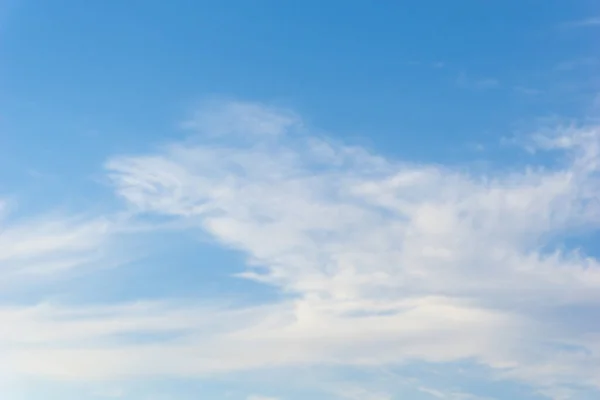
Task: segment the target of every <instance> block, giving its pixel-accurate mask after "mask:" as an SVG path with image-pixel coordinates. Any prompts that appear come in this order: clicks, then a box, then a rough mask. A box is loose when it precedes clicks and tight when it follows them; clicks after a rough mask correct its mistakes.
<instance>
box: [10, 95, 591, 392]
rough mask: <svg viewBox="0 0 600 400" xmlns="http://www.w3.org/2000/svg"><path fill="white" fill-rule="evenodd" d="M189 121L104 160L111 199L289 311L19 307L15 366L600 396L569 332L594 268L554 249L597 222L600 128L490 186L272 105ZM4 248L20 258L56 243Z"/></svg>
mask: <svg viewBox="0 0 600 400" xmlns="http://www.w3.org/2000/svg"><path fill="white" fill-rule="evenodd" d="M240 110H242V112H240ZM213 113H214V115H216V116H217V117H215V118H212V117H211V115H213ZM195 115H196V116H195V119H194V121H195V123H194V124H193V125H192V127H196V129H198V130H199V132H198V136H196V137H194V138H193V139H192V140H188V141H185V142H182V143H171V144H169V145H167V146H165V147H163V148H161V149H160V150H158V151H156V152H155V153H152V154H138V155H120V156H115V157H112V158H111V159H110V160H108V162H107V163H106V168H107V171H108V174H109V176H110V179H111V180H112V182H113V183H114V187H115V190H116V192H117V193H118V195H119V196H120V197H121V198H123V199H124V200H125V201H126V202H127V204H128V206H129V207H130V208H131V209H132V210H133V212H134V213H135V212H137V213H139V214H140V218H141V216H143V215H148V214H150V215H162V216H168V217H170V218H173V219H176V220H183V221H186V224H187V226H188V227H189V226H192V227H193V228H194V229H197V230H198V231H202V232H204V233H207V234H209V235H211V236H212V237H213V238H214V239H215V241H216V242H217V243H219V244H220V245H221V246H223V247H224V248H228V249H232V250H235V251H238V252H240V253H242V254H244V255H245V256H246V257H247V260H248V263H247V264H248V266H247V270H246V271H245V272H244V273H242V274H241V275H240V276H241V277H243V278H246V279H251V280H255V281H257V282H260V283H263V284H265V285H271V286H272V287H275V288H276V289H277V290H278V291H279V292H280V293H281V294H282V296H281V298H279V299H278V300H276V301H272V302H270V303H266V304H262V305H254V306H245V307H241V306H235V305H227V304H225V303H223V301H222V300H221V299H211V301H210V304H204V305H200V304H197V303H195V302H183V303H182V302H172V301H169V299H158V300H157V301H156V302H153V303H143V304H142V303H140V304H122V305H114V306H103V307H86V306H81V307H72V306H68V305H60V304H42V305H38V306H12V307H9V308H6V307H5V308H4V309H2V310H0V321H2V323H1V325H2V326H3V327H5V328H3V329H2V330H0V352H2V356H3V359H4V360H7V362H8V363H9V364H10V365H11V368H13V369H14V371H17V372H18V373H22V374H27V375H29V376H31V375H33V376H43V377H51V378H54V379H64V380H75V381H81V380H118V379H125V378H131V377H141V376H157V375H159V376H160V375H162V376H184V377H190V376H204V375H206V374H215V373H229V372H232V371H242V370H251V369H261V368H267V367H273V366H276V367H279V368H293V367H297V366H302V365H321V366H322V365H328V366H364V367H366V368H370V367H379V366H384V365H396V364H398V363H409V362H411V361H414V360H420V361H426V362H431V363H439V362H451V361H457V360H474V362H476V363H477V364H478V365H484V366H487V367H489V368H491V369H492V370H494V371H496V372H495V373H496V374H497V376H501V377H503V378H506V379H514V380H518V381H524V382H527V383H529V384H531V385H534V386H535V387H536V388H538V389H540V390H553V389H556V390H558V389H560V388H561V387H563V386H564V385H583V386H587V387H590V388H596V389H600V386H599V385H598V382H600V367H598V366H599V365H600V345H599V344H598V343H600V341H599V340H597V339H598V338H599V337H600V329H598V327H596V328H594V326H593V325H591V324H589V322H586V321H587V320H584V319H582V320H578V321H575V322H574V321H573V320H572V319H571V320H569V323H567V322H566V321H567V319H566V318H567V315H568V314H569V313H572V312H584V311H585V310H587V311H585V312H586V313H588V314H586V315H587V316H590V315H592V314H593V313H596V312H598V310H599V309H600V264H599V263H598V261H597V260H596V259H594V258H591V257H589V256H586V255H585V254H584V253H583V252H581V251H569V250H568V249H564V248H563V247H560V246H559V247H553V244H554V243H556V242H557V240H558V241H560V239H561V238H563V237H566V236H568V235H570V234H571V233H573V232H578V233H581V232H586V231H594V230H596V229H598V228H599V227H600V205H599V204H600V203H599V201H598V200H599V199H600V184H599V183H600V182H598V172H600V128H598V127H596V126H582V127H578V128H571V127H570V128H564V129H562V128H557V129H556V130H555V131H554V132H551V133H547V134H543V135H542V134H540V135H535V136H534V137H533V138H532V140H531V143H532V146H535V148H536V149H537V150H538V151H552V152H554V153H556V152H558V153H559V154H560V160H562V161H561V163H559V165H558V166H555V167H553V168H548V167H546V168H542V167H540V168H533V167H530V168H526V169H523V170H515V169H513V170H512V171H511V172H509V173H508V172H489V173H488V174H487V175H481V174H472V173H469V172H468V171H464V170H459V169H453V168H450V167H444V166H440V165H433V164H432V165H429V164H409V163H406V162H403V161H402V160H393V159H387V158H385V157H383V156H381V155H378V154H376V153H373V152H369V151H367V150H365V149H363V148H360V147H353V146H347V145H344V144H342V143H338V142H336V141H334V140H332V139H328V138H326V137H322V136H320V135H319V134H317V133H315V132H316V130H311V129H310V128H309V127H307V126H306V124H305V123H304V122H303V121H302V120H301V118H299V117H298V116H297V115H296V114H295V113H291V112H289V111H281V110H279V109H276V108H272V107H268V106H263V105H261V104H254V103H249V104H248V103H240V102H235V103H233V104H228V103H220V104H217V105H214V104H211V105H209V106H208V107H206V108H203V109H201V110H199V111H198V112H197V113H196V114H195ZM291 115H293V116H294V117H293V118H291V117H290V116H291ZM219 124H223V125H222V126H221V125H219ZM232 127H233V128H232ZM212 129H214V130H215V132H217V133H218V135H210V134H209V133H210V132H211V130H212ZM261 129H264V130H265V132H264V133H265V134H264V135H263V134H261ZM246 134H248V135H251V137H252V140H242V141H239V140H235V141H233V140H232V137H235V138H239V137H244V135H246ZM232 135H233V136H232ZM554 153H552V154H554ZM94 226H96V225H92V227H94ZM84 227H86V228H79V229H80V230H81V231H83V232H88V230H90V231H91V232H92V233H93V232H96V231H95V230H94V229H93V228H90V227H88V226H87V225H84ZM86 229H87V230H86ZM65 230H66V231H68V232H74V231H77V230H75V229H72V228H69V229H65ZM17 232H19V231H18V230H17ZM59 232H62V230H59ZM54 236H56V238H55V239H54V242H51V243H58V244H63V243H70V244H71V246H74V248H75V249H79V248H87V247H88V246H91V245H93V244H94V243H95V242H94V240H92V239H85V240H84V239H76V240H71V236H68V235H67V234H66V233H65V234H63V235H60V234H59V235H54ZM8 237H9V238H10V243H11V246H10V248H11V249H13V250H10V251H11V252H13V253H14V252H15V250H14V249H19V248H33V249H38V250H36V251H38V252H39V251H42V250H43V251H50V250H52V249H54V248H55V247H56V246H58V244H54V245H53V246H54V247H53V246H50V245H48V244H44V245H43V246H42V245H40V244H39V243H45V242H43V241H33V243H35V244H36V245H35V246H34V245H29V244H27V243H30V242H31V241H29V240H25V239H19V238H22V237H28V236H27V235H24V234H15V233H12V234H11V235H9V236H8ZM77 237H80V236H79V235H78V236H77ZM81 237H84V238H85V237H87V236H86V235H82V236H81ZM91 237H92V238H95V237H96V235H95V234H91ZM61 238H62V239H61ZM19 243H21V244H19ZM22 243H25V244H22ZM40 248H41V249H42V250H39V249H40ZM46 249H50V250H46ZM13 253H10V254H12V255H11V257H12V258H14V257H16V256H15V255H14V254H13ZM6 254H8V253H6ZM27 254H29V250H28V253H27ZM32 254H34V253H32ZM142 334H143V335H144V336H145V337H146V338H148V337H150V338H151V339H150V340H149V341H145V342H144V343H135V341H134V340H131V338H132V337H135V335H142ZM127 338H130V339H129V340H128V339H127ZM571 349H573V350H571ZM421 386H422V387H425V385H421ZM440 393H442V392H440ZM456 393H458V392H456ZM385 395H386V394H382V395H381V396H385ZM347 398H348V397H347ZM361 398H365V397H361ZM374 398H377V397H374ZM380 398H385V397H380ZM450 398H452V397H450ZM455 398H456V396H455ZM463 398H467V397H463Z"/></svg>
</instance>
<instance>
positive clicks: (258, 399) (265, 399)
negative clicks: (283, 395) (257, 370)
mask: <svg viewBox="0 0 600 400" xmlns="http://www.w3.org/2000/svg"><path fill="white" fill-rule="evenodd" d="M246 400H280V399H279V398H278V397H269V396H261V395H258V394H254V395H251V396H248V398H247V399H246Z"/></svg>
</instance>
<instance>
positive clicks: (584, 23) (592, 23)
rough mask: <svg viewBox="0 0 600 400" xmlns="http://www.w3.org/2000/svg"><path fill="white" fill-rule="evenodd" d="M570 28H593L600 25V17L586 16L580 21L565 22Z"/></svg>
mask: <svg viewBox="0 0 600 400" xmlns="http://www.w3.org/2000/svg"><path fill="white" fill-rule="evenodd" d="M564 26H565V27H568V28H593V27H596V26H600V17H592V18H585V19H581V20H578V21H571V22H567V23H566V24H564Z"/></svg>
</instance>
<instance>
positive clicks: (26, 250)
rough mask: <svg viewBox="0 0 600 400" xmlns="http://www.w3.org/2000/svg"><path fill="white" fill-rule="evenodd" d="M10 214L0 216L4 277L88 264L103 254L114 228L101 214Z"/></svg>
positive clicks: (42, 273)
mask: <svg viewBox="0 0 600 400" xmlns="http://www.w3.org/2000/svg"><path fill="white" fill-rule="evenodd" d="M0 211H1V210H0ZM9 217H10V215H6V216H5V217H4V218H3V219H1V220H0V271H1V272H2V278H3V280H5V281H6V280H9V281H12V280H14V279H22V278H24V277H31V276H34V275H37V276H49V275H53V274H55V273H57V272H63V271H66V270H69V269H72V268H74V267H77V266H81V265H89V264H90V263H91V262H93V261H94V260H97V259H98V258H99V257H100V256H101V255H102V249H103V246H104V244H106V242H107V241H108V238H109V236H110V234H111V233H112V232H113V231H114V223H113V222H114V221H111V220H110V219H108V218H104V217H98V218H82V217H72V216H64V215H44V216H40V217H37V218H29V219H26V220H13V219H11V218H9Z"/></svg>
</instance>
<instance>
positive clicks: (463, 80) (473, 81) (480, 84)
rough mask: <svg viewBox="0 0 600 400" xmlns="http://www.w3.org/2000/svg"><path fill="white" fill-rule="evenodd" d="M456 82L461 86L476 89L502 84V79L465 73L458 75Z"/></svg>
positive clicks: (495, 86)
mask: <svg viewBox="0 0 600 400" xmlns="http://www.w3.org/2000/svg"><path fill="white" fill-rule="evenodd" d="M456 83H457V84H458V85H459V86H461V87H464V88H468V89H475V90H489V89H495V88H498V87H499V86H500V81H499V80H497V79H495V78H474V77H470V76H468V75H467V74H465V73H461V74H460V75H459V76H458V78H457V79H456Z"/></svg>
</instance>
